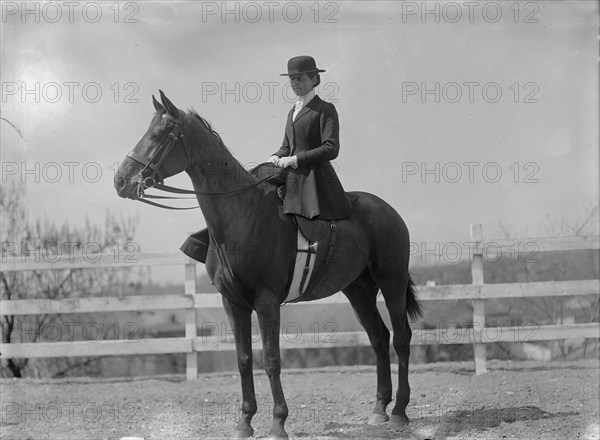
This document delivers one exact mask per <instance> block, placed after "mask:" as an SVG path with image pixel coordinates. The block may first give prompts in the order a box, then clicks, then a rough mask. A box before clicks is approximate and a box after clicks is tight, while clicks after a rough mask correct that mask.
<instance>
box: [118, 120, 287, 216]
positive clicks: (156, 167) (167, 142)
mask: <svg viewBox="0 0 600 440" xmlns="http://www.w3.org/2000/svg"><path fill="white" fill-rule="evenodd" d="M162 117H163V118H164V119H167V120H168V121H171V122H173V124H174V125H173V128H172V129H171V131H170V133H169V134H168V135H167V136H166V137H165V139H163V141H162V142H161V143H160V145H159V146H158V148H157V149H156V151H155V152H154V153H153V154H152V156H150V157H149V158H148V157H146V156H144V155H142V154H140V153H138V152H137V151H133V150H132V151H130V152H129V153H127V157H130V158H131V159H133V160H134V161H136V162H138V163H140V164H142V165H143V166H144V168H142V170H141V171H140V172H139V173H138V175H137V180H136V181H135V182H136V184H137V190H136V191H137V193H136V194H137V200H139V201H140V202H144V203H147V204H149V205H153V206H158V207H160V208H165V209H174V210H188V209H197V208H199V207H200V206H192V207H188V208H178V207H175V206H168V205H162V204H160V203H156V202H152V201H150V200H147V199H194V198H195V197H170V196H156V195H151V194H145V193H144V191H145V190H147V189H149V188H156V189H158V190H161V191H165V192H168V193H174V194H194V195H199V196H203V197H224V196H233V195H236V194H240V193H242V192H244V191H246V190H248V189H250V188H253V187H255V186H258V185H260V184H261V183H263V182H266V181H268V180H271V179H273V178H275V177H276V176H278V175H279V174H281V172H283V171H284V170H283V169H281V170H279V171H278V172H277V173H276V174H273V175H270V176H267V177H264V178H262V179H259V180H257V181H255V182H253V183H252V184H250V185H248V186H244V187H241V188H236V189H233V190H230V191H224V192H218V193H215V192H203V191H193V190H189V189H183V188H176V187H172V186H168V185H165V184H164V183H163V182H164V174H163V172H162V171H161V169H160V167H161V165H162V164H163V162H164V161H165V159H166V158H167V157H168V156H169V153H170V152H171V151H172V150H173V148H174V147H175V146H176V145H177V144H178V143H179V142H180V141H181V144H182V145H183V151H184V152H185V156H186V159H187V162H188V165H187V167H186V169H187V168H189V167H190V166H191V165H192V161H191V160H190V153H189V152H188V148H187V146H186V144H185V137H184V135H183V131H182V128H183V121H182V120H181V119H177V118H174V117H173V116H171V115H169V114H167V113H165V114H163V115H162ZM156 158H158V160H156ZM155 160H156V161H155ZM148 170H150V171H151V172H150V175H149V176H146V177H144V174H145V173H146V172H147V171H148Z"/></svg>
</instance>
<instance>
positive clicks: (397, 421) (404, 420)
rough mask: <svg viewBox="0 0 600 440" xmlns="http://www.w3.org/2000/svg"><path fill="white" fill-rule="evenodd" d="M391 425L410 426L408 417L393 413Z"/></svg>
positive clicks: (398, 426) (395, 426)
mask: <svg viewBox="0 0 600 440" xmlns="http://www.w3.org/2000/svg"><path fill="white" fill-rule="evenodd" d="M390 426H391V427H394V428H404V427H406V426H408V417H406V416H405V415H404V416H399V415H397V414H392V416H391V417H390Z"/></svg>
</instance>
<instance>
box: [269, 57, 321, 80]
mask: <svg viewBox="0 0 600 440" xmlns="http://www.w3.org/2000/svg"><path fill="white" fill-rule="evenodd" d="M287 68H288V73H282V74H281V75H279V76H291V75H300V74H301V73H310V72H325V70H323V69H317V63H316V62H315V59H314V58H313V57H309V56H307V55H302V56H299V57H294V58H290V60H289V61H288V64H287Z"/></svg>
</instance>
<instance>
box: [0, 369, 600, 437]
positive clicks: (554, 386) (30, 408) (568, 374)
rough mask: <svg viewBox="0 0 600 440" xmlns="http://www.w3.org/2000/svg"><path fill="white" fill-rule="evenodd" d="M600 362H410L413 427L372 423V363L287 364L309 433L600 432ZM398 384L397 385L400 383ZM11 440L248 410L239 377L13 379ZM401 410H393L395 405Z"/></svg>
mask: <svg viewBox="0 0 600 440" xmlns="http://www.w3.org/2000/svg"><path fill="white" fill-rule="evenodd" d="M598 364H599V363H598V361H595V360H594V361H589V360H588V361H578V362H545V363H540V362H507V361H490V362H488V368H489V372H488V373H487V374H484V375H480V376H475V375H474V374H473V369H474V366H473V363H468V362H467V363H438V364H425V365H411V373H410V384H411V389H412V399H411V403H410V405H409V408H408V411H407V413H408V415H409V417H410V418H411V421H412V422H411V424H410V427H409V428H406V429H403V430H396V429H393V428H389V427H387V426H386V425H382V426H378V427H372V426H368V425H366V423H365V422H366V418H367V415H368V413H369V412H370V410H371V408H372V405H373V400H374V396H375V368H374V367H373V366H357V367H328V368H320V369H306V370H284V372H283V379H282V381H283V386H284V390H285V392H286V398H287V402H288V407H289V410H290V415H289V418H288V421H287V423H286V429H287V432H288V434H289V435H290V437H291V438H299V439H375V438H377V439H396V438H399V439H453V438H456V439H501V438H519V439H523V438H527V439H561V440H562V439H594V440H598V439H599V432H598V431H599V428H598V420H599V365H598ZM394 383H396V380H394ZM255 385H256V392H257V399H258V403H259V411H258V413H257V415H256V416H255V418H254V421H253V427H254V429H255V433H256V434H255V436H256V437H255V438H261V437H262V436H265V435H266V433H267V432H268V430H269V428H270V424H271V414H270V412H271V407H270V405H271V403H270V402H271V398H270V395H271V394H270V389H269V383H268V380H267V378H266V376H265V374H264V372H262V371H257V372H256V373H255ZM0 392H1V402H2V423H1V436H0V437H1V438H2V439H53V440H54V439H61V440H62V439H78V440H91V439H121V438H123V437H140V438H143V439H146V440H149V439H207V438H227V436H228V435H231V434H232V433H233V427H234V425H235V422H236V420H237V418H238V417H239V406H240V386H239V376H238V375H236V374H232V373H212V374H203V375H201V376H200V377H199V379H198V380H197V381H192V382H186V381H185V380H184V378H183V377H181V376H161V377H154V378H135V379H121V380H119V379H103V380H97V379H63V380H29V379H25V380H6V379H4V380H2V381H0ZM392 405H393V402H392V404H391V405H390V407H389V409H391V407H392Z"/></svg>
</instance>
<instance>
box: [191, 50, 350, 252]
mask: <svg viewBox="0 0 600 440" xmlns="http://www.w3.org/2000/svg"><path fill="white" fill-rule="evenodd" d="M287 68H288V72H287V73H282V74H281V76H289V78H290V84H291V86H292V90H293V91H294V93H295V94H296V96H297V100H296V104H295V105H294V108H292V109H291V110H290V112H289V114H288V117H287V123H286V126H285V133H284V135H283V143H282V145H281V148H280V149H279V150H277V152H276V153H275V154H273V155H272V156H271V157H270V158H269V160H268V162H270V163H272V164H274V165H277V166H278V167H281V168H285V169H287V177H286V178H285V183H286V194H285V198H284V201H283V213H284V214H297V215H301V216H303V217H306V218H308V219H312V218H319V219H321V220H337V219H342V218H345V217H348V216H350V214H351V213H352V205H351V204H350V201H349V200H348V196H347V195H346V192H345V191H344V188H343V187H342V184H341V183H340V181H339V179H338V177H337V175H336V173H335V171H334V169H333V167H332V166H331V163H329V161H330V160H333V159H335V158H336V157H337V156H338V153H339V151H340V140H339V131H340V124H339V121H338V114H337V111H336V110H335V107H334V105H333V104H331V103H329V102H325V101H323V100H322V99H321V98H319V96H318V95H316V94H315V87H317V86H318V85H319V84H320V83H321V77H320V75H319V73H321V72H325V70H322V69H318V68H317V64H316V62H315V59H314V58H313V57H310V56H298V57H294V58H291V59H290V60H289V61H288V64H287ZM208 245H209V235H208V229H206V228H205V229H202V230H201V231H199V232H196V233H195V234H193V235H191V236H190V237H189V238H188V239H187V240H186V241H185V243H184V244H183V245H182V246H181V250H182V251H183V252H184V253H185V254H186V255H188V256H189V257H192V258H194V259H196V260H198V261H201V262H203V263H204V262H205V261H206V255H207V252H208Z"/></svg>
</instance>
